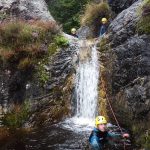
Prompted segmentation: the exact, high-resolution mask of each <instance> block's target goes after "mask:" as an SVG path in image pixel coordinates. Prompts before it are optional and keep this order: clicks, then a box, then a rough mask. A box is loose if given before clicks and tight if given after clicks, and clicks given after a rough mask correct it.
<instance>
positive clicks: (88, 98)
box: [76, 46, 99, 119]
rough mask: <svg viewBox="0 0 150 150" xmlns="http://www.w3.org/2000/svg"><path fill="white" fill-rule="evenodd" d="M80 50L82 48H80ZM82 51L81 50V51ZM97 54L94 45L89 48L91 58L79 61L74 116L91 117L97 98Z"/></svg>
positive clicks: (93, 116)
mask: <svg viewBox="0 0 150 150" xmlns="http://www.w3.org/2000/svg"><path fill="white" fill-rule="evenodd" d="M81 50H82V49H81ZM81 53H82V51H81ZM98 78H99V67H98V55H97V50H96V46H93V47H92V48H91V58H89V59H86V60H85V61H81V62H80V61H79V66H78V68H77V74H76V94H77V113H76V117H78V118H85V119H93V118H95V115H96V112H97V111H96V108H97V99H98Z"/></svg>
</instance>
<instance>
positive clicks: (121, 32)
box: [102, 0, 150, 138]
mask: <svg viewBox="0 0 150 150" xmlns="http://www.w3.org/2000/svg"><path fill="white" fill-rule="evenodd" d="M141 4H142V1H141V0H139V1H137V2H135V3H134V4H133V5H132V6H130V7H129V8H128V9H126V10H124V11H122V12H121V13H120V14H119V15H118V16H117V17H116V18H115V19H114V20H113V21H112V23H111V24H110V26H109V31H108V36H109V40H108V43H109V44H108V45H109V46H110V50H108V51H106V52H105V54H104V55H103V56H104V57H103V58H105V59H103V60H102V61H103V63H104V66H105V67H106V68H107V69H108V67H110V66H111V68H109V69H108V70H107V69H106V70H107V77H106V76H105V77H106V78H105V79H104V80H105V81H106V82H107V85H108V87H110V88H108V90H109V91H107V93H108V95H109V96H110V98H111V102H112V105H113V108H114V111H115V113H116V115H117V117H118V118H119V121H120V123H122V124H123V125H127V126H129V127H130V128H132V129H133V128H135V126H136V129H137V131H138V132H136V134H137V136H138V134H145V132H146V130H147V129H149V124H150V120H149V118H150V97H149V92H150V91H149V89H150V85H149V82H150V81H149V79H150V78H149V76H150V71H149V70H150V63H149V59H150V53H149V52H150V36H149V35H138V34H137V32H136V26H137V22H138V21H139V19H140V18H139V16H138V13H137V10H138V9H139V6H140V5H141ZM108 45H107V46H108ZM106 61H107V62H106ZM110 74H111V75H110ZM105 75H106V74H105ZM110 91H111V92H110ZM124 118H126V119H124ZM131 120H132V121H131ZM132 129H131V130H132ZM140 129H142V130H141V131H140ZM132 131H133V130H132ZM133 132H135V130H134V131H133ZM140 132H141V133H140ZM138 138H139V137H138Z"/></svg>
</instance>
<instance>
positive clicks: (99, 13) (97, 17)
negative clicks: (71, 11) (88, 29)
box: [81, 2, 111, 25]
mask: <svg viewBox="0 0 150 150" xmlns="http://www.w3.org/2000/svg"><path fill="white" fill-rule="evenodd" d="M110 14H111V10H110V8H109V5H108V3H107V2H101V3H99V4H96V3H93V2H91V3H88V4H87V5H86V8H85V12H84V14H83V15H82V16H81V25H93V24H95V22H99V23H101V19H102V18H103V17H105V18H107V19H109V18H110Z"/></svg>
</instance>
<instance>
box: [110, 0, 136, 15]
mask: <svg viewBox="0 0 150 150" xmlns="http://www.w3.org/2000/svg"><path fill="white" fill-rule="evenodd" d="M136 1H137V0H109V2H110V5H111V6H112V10H113V11H114V12H116V13H117V14H118V13H119V12H121V11H123V10H124V9H126V8H128V7H129V6H131V5H132V4H133V3H134V2H136Z"/></svg>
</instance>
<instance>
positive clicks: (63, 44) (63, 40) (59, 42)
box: [55, 35, 69, 47]
mask: <svg viewBox="0 0 150 150" xmlns="http://www.w3.org/2000/svg"><path fill="white" fill-rule="evenodd" d="M55 40H56V44H57V45H58V46H59V47H66V46H68V45H69V41H68V40H67V39H66V38H65V37H64V36H62V35H58V36H56V37H55Z"/></svg>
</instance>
